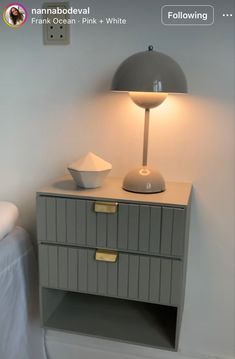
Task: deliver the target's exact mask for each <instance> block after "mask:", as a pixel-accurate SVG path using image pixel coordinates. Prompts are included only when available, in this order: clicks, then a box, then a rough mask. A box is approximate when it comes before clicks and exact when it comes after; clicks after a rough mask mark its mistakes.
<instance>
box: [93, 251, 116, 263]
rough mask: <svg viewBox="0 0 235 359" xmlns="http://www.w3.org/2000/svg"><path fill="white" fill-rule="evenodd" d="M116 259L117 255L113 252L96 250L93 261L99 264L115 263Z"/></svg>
mask: <svg viewBox="0 0 235 359" xmlns="http://www.w3.org/2000/svg"><path fill="white" fill-rule="evenodd" d="M117 257H118V253H117V252H115V251H107V250H101V249H97V251H96V252H95V259H96V260H97V261H101V262H111V263H115V262H116V261H117Z"/></svg>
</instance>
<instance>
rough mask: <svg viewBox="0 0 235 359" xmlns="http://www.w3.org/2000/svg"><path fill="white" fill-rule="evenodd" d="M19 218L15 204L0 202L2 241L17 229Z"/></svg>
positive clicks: (0, 234) (0, 235)
mask: <svg viewBox="0 0 235 359" xmlns="http://www.w3.org/2000/svg"><path fill="white" fill-rule="evenodd" d="M18 217H19V211H18V208H17V207H16V206H15V205H14V204H13V203H10V202H1V201H0V240H1V239H3V238H4V237H5V236H6V235H7V234H8V233H10V232H11V230H12V229H13V228H14V227H15V225H16V222H17V219H18Z"/></svg>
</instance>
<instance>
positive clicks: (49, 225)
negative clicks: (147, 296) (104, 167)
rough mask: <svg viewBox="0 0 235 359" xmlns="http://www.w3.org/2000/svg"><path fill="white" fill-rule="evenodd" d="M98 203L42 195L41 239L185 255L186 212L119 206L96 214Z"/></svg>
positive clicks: (40, 197)
mask: <svg viewBox="0 0 235 359" xmlns="http://www.w3.org/2000/svg"><path fill="white" fill-rule="evenodd" d="M95 203H97V202H95V201H91V200H83V199H70V198H58V197H47V196H39V197H38V200H37V206H38V211H37V214H38V221H37V225H38V240H39V241H40V242H52V243H55V242H56V243H61V244H62V243H64V244H66V243H67V244H72V245H79V246H87V247H92V248H110V249H118V250H124V251H131V252H142V253H150V254H158V255H159V254H161V255H166V256H182V255H183V252H184V234H185V210H184V209H181V208H173V207H161V206H150V205H142V204H141V205H138V204H125V203H119V204H118V207H117V211H116V212H115V213H98V212H95Z"/></svg>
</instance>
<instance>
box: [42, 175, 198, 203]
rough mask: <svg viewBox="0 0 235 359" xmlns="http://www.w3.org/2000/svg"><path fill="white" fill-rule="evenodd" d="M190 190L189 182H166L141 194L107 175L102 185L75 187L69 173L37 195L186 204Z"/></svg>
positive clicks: (119, 179)
mask: <svg viewBox="0 0 235 359" xmlns="http://www.w3.org/2000/svg"><path fill="white" fill-rule="evenodd" d="M191 191H192V184H191V183H179V182H167V183H166V190H165V191H164V192H161V193H152V194H142V193H132V192H127V191H125V190H123V189H122V178H114V177H107V178H106V180H105V182H104V184H103V186H102V187H99V188H93V189H85V188H80V187H77V186H76V184H75V183H74V181H73V179H72V177H71V176H70V175H67V176H64V177H61V178H59V179H57V180H56V181H55V182H53V183H52V184H51V185H49V186H46V187H44V188H42V189H41V190H39V191H38V192H37V193H38V195H46V196H56V197H69V198H81V199H95V200H108V201H109V200H112V201H120V202H133V203H147V204H154V205H156V204H159V205H169V206H170V205H174V206H179V207H185V206H188V204H189V202H190V195H191Z"/></svg>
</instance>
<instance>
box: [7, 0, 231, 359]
mask: <svg viewBox="0 0 235 359" xmlns="http://www.w3.org/2000/svg"><path fill="white" fill-rule="evenodd" d="M24 3H25V4H27V5H28V6H29V7H30V3H31V1H24ZM41 3H42V1H34V2H33V6H34V7H36V5H38V6H40V5H41ZM70 3H71V4H73V5H74V6H78V4H79V6H81V4H84V5H87V4H88V2H87V1H83V2H82V1H81V2H80V1H79V2H78V1H75V0H74V1H71V2H70ZM170 3H171V4H173V3H175V4H177V3H178V1H176V0H174V1H171V2H170ZM181 3H183V1H181ZM185 3H187V4H188V3H189V1H186V2H185ZM193 3H195V2H194V1H193ZM5 4H7V2H6V1H2V4H1V9H2V6H3V5H5ZM163 4H164V2H161V1H158V2H156V1H155V0H148V1H140V0H129V1H126V0H125V1H124V0H119V1H115V0H99V1H92V0H91V1H90V5H91V7H92V9H93V11H94V13H95V15H96V16H104V15H107V16H111V15H113V14H114V15H116V16H118V15H119V16H125V17H128V25H127V26H120V27H118V26H116V27H115V26H113V27H111V26H107V25H103V26H94V27H93V26H82V27H81V26H73V27H72V28H71V42H72V43H71V45H69V46H64V47H60V46H58V47H50V46H43V44H42V29H41V27H40V26H30V25H27V26H25V27H24V28H22V29H21V30H17V31H16V30H12V29H9V28H7V26H5V24H3V23H2V22H0V40H1V77H0V84H1V91H0V109H1V120H0V171H1V172H0V181H1V186H0V199H1V200H12V201H14V202H16V203H17V204H18V205H19V207H20V211H21V223H22V224H23V225H24V226H25V227H26V228H28V229H29V230H30V231H31V232H34V226H35V191H36V190H37V189H38V188H39V187H40V186H41V185H43V184H45V183H47V182H48V181H50V180H52V179H54V178H55V177H57V176H59V175H63V174H64V172H65V169H66V164H68V163H70V162H72V161H74V160H76V159H77V158H79V157H80V156H81V155H82V154H84V153H86V152H87V151H90V150H91V151H93V152H95V153H97V154H98V155H100V156H102V157H104V158H105V159H107V160H108V161H110V162H111V163H112V164H113V174H114V175H120V176H123V174H124V173H126V172H127V171H128V170H129V169H130V168H132V167H134V166H135V165H137V164H139V162H140V160H141V146H142V132H143V131H142V130H143V111H142V110H141V109H139V108H137V107H136V106H135V105H134V104H133V103H132V102H131V101H130V100H129V98H128V96H126V95H114V94H108V93H107V90H108V88H109V86H110V81H111V78H112V75H113V73H114V71H115V69H116V67H117V66H118V65H119V63H120V62H121V61H122V60H124V59H125V58H126V57H127V56H129V55H131V54H132V53H135V52H137V51H142V50H144V49H146V48H147V46H148V45H149V44H153V45H155V46H156V47H157V48H158V49H159V50H160V51H162V52H164V53H166V54H168V55H170V56H172V57H173V58H174V59H175V60H176V61H178V62H179V64H181V66H182V68H183V69H184V71H185V74H186V76H187V80H188V83H189V90H190V95H189V96H177V97H176V96H175V97H174V96H171V97H169V98H168V99H167V101H165V102H164V104H162V105H161V106H160V107H159V108H158V109H155V110H153V111H152V115H151V135H150V148H149V153H150V156H149V157H150V162H151V163H152V164H153V165H155V166H156V165H157V166H158V168H159V169H160V170H161V172H162V173H163V174H164V176H165V178H166V179H167V180H168V181H169V180H175V181H191V182H192V183H193V184H194V195H193V206H192V216H191V217H192V221H191V230H190V246H189V261H188V275H187V288H186V300H185V310H184V316H183V324H182V331H181V338H180V350H181V351H182V352H183V353H186V352H187V353H193V354H196V353H197V354H204V355H207V354H211V355H216V356H221V357H233V356H234V335H235V332H234V314H235V313H234V278H233V275H234V257H233V255H234V244H233V239H234V179H235V178H234V118H233V97H234V86H233V80H232V79H233V78H234V77H233V48H232V46H233V40H234V38H233V34H234V29H233V26H232V20H226V21H225V19H224V18H222V16H221V12H222V11H224V10H225V11H227V9H229V10H230V9H231V6H232V0H227V1H223V4H221V5H220V4H219V1H217V4H216V6H217V7H216V12H215V15H216V23H215V25H213V26H211V27H188V28H187V29H186V28H184V27H177V28H172V27H164V26H163V25H161V23H160V20H159V19H160V7H161V5H163ZM219 7H220V8H219Z"/></svg>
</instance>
